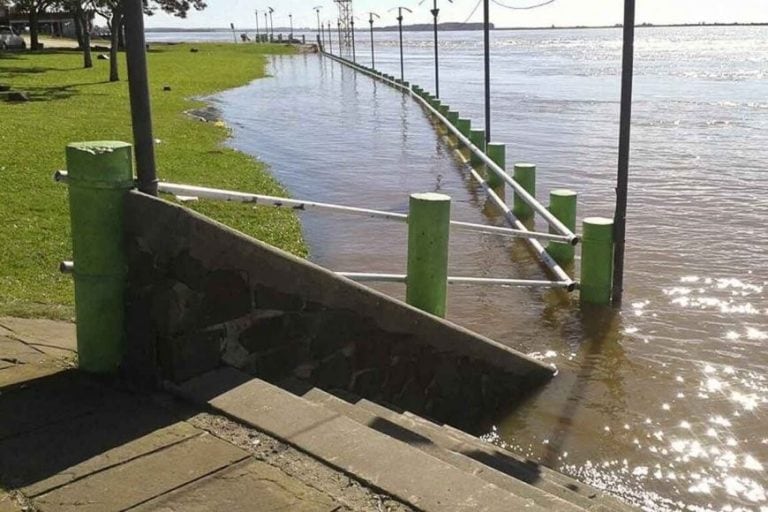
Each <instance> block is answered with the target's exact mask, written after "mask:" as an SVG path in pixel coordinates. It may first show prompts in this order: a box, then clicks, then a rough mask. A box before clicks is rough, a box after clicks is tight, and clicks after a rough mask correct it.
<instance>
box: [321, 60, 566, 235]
mask: <svg viewBox="0 0 768 512" xmlns="http://www.w3.org/2000/svg"><path fill="white" fill-rule="evenodd" d="M325 55H327V56H328V57H330V58H332V59H334V60H336V61H339V62H342V63H344V64H346V65H348V66H350V67H352V68H354V69H357V70H358V71H360V72H362V73H365V74H368V75H370V76H372V77H375V78H378V79H379V80H382V81H384V82H387V83H389V84H390V85H392V86H393V87H395V88H399V89H404V90H407V91H409V92H410V93H411V95H412V96H413V97H414V98H415V99H416V100H417V101H419V102H421V104H422V105H423V106H424V107H426V108H427V109H428V110H429V111H430V112H432V113H433V114H434V115H435V116H436V117H437V119H438V120H439V121H440V122H441V123H443V124H444V125H445V126H446V127H447V128H448V130H449V131H451V132H452V133H453V134H454V135H455V136H456V138H457V139H458V140H459V142H460V143H461V144H462V145H463V146H466V147H467V148H468V149H469V150H470V151H471V152H472V153H474V154H475V156H477V158H478V159H479V160H480V161H482V163H484V164H485V165H486V168H488V169H491V170H492V171H493V172H494V174H496V175H497V176H498V177H499V178H501V179H502V180H504V181H505V182H506V183H507V184H509V186H510V187H512V188H513V189H514V191H515V193H516V194H517V195H518V196H519V197H520V198H521V199H522V200H523V201H524V202H525V203H526V204H528V205H529V206H530V207H531V208H533V210H534V211H535V212H536V213H538V214H539V215H541V216H542V217H543V218H544V220H546V221H547V223H548V224H549V225H550V226H551V227H552V228H553V229H554V230H555V231H557V232H558V233H559V234H560V235H562V236H565V237H567V243H569V244H571V245H578V243H579V240H580V239H579V237H578V235H576V234H575V233H573V232H572V231H571V230H570V229H568V227H567V226H566V225H565V224H563V223H562V222H560V219H558V218H557V217H555V216H554V215H552V213H551V212H550V211H549V210H547V209H546V208H545V207H544V206H543V205H542V204H541V203H539V202H538V201H537V200H536V198H535V197H533V196H532V195H531V194H530V193H529V192H528V191H527V190H525V189H524V188H523V187H522V186H521V185H520V184H519V183H518V182H516V181H515V180H514V178H512V177H511V176H510V175H509V174H507V173H506V171H504V169H502V168H501V167H499V165H498V164H496V162H494V161H493V160H492V159H491V158H490V157H489V156H488V155H486V154H485V152H484V151H482V150H481V149H480V148H478V147H477V146H475V145H474V144H473V143H472V142H471V141H470V140H469V139H468V138H467V137H465V136H464V135H463V134H462V133H461V132H460V131H459V129H458V128H456V127H455V126H454V125H453V123H451V122H450V121H448V119H447V118H446V117H445V116H443V115H442V114H441V113H440V112H439V111H438V110H437V109H435V108H434V107H433V106H432V105H430V104H429V102H428V101H427V100H425V99H424V98H422V97H421V96H419V95H418V94H414V93H413V90H412V89H411V87H405V86H404V85H402V84H399V83H397V82H395V81H393V80H389V79H388V78H385V77H382V76H380V75H377V74H375V73H372V72H370V71H368V70H367V69H365V68H361V67H360V66H358V65H356V64H355V63H353V62H350V61H348V60H346V59H342V58H339V57H336V56H335V55H330V54H325Z"/></svg>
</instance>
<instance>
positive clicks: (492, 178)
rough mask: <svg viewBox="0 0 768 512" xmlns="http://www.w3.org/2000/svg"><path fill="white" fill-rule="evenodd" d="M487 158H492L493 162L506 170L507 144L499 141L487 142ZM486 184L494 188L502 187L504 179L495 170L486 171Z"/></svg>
mask: <svg viewBox="0 0 768 512" xmlns="http://www.w3.org/2000/svg"><path fill="white" fill-rule="evenodd" d="M488 158H490V159H491V160H493V163H495V164H496V165H498V166H499V167H501V168H502V169H503V170H505V171H506V170H507V146H506V144H502V143H500V142H489V143H488ZM485 181H487V182H488V185H490V186H491V188H493V189H494V190H499V189H503V188H504V180H503V179H501V178H500V177H499V176H498V175H497V174H496V173H495V172H493V171H488V175H487V176H486V178H485Z"/></svg>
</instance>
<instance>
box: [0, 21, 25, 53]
mask: <svg viewBox="0 0 768 512" xmlns="http://www.w3.org/2000/svg"><path fill="white" fill-rule="evenodd" d="M26 47H27V43H26V41H24V39H23V38H22V37H21V36H19V35H18V34H17V33H16V32H15V31H14V30H13V29H12V28H11V27H8V26H0V50H10V49H12V48H15V49H20V50H23V49H25V48H26Z"/></svg>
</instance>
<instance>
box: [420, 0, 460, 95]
mask: <svg viewBox="0 0 768 512" xmlns="http://www.w3.org/2000/svg"><path fill="white" fill-rule="evenodd" d="M448 1H449V2H451V3H453V0H448ZM421 3H424V0H422V2H421ZM430 12H431V13H432V18H433V24H434V32H435V96H436V97H437V98H439V97H440V64H439V61H440V56H439V52H438V41H437V16H438V15H439V14H440V9H438V7H437V0H433V7H432V10H431V11H430Z"/></svg>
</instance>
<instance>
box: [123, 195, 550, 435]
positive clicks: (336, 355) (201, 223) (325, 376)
mask: <svg viewBox="0 0 768 512" xmlns="http://www.w3.org/2000/svg"><path fill="white" fill-rule="evenodd" d="M125 201H126V214H125V222H126V232H127V240H126V244H127V251H128V254H129V268H128V271H129V285H128V292H127V304H126V315H127V317H126V325H128V347H129V349H130V352H129V354H128V358H127V365H128V366H130V367H131V372H132V373H133V374H134V375H135V374H141V373H142V372H143V373H144V375H145V377H146V379H147V381H148V382H150V383H151V382H157V381H160V380H166V379H167V380H172V381H176V382H179V381H183V380H187V379H189V378H192V377H194V376H196V375H199V374H201V373H204V372H207V371H210V370H214V369H216V368H218V367H220V366H222V365H228V366H233V367H236V368H238V369H241V370H243V371H244V372H246V373H248V374H249V375H252V376H255V377H258V378H261V379H263V380H266V381H269V382H275V381H279V380H282V379H285V378H288V377H292V378H295V379H298V380H300V381H303V382H305V383H306V385H307V386H309V387H318V388H322V389H342V390H347V391H349V392H351V393H354V394H355V395H356V396H361V397H365V398H368V399H372V400H377V401H385V402H387V403H392V404H395V405H397V406H398V407H401V408H403V409H407V410H410V411H412V412H414V413H418V414H423V415H428V416H430V417H433V418H437V419H439V420H441V421H444V422H447V423H451V424H453V425H456V426H458V427H462V428H465V429H472V428H473V426H475V425H476V424H477V422H479V421H481V420H482V419H483V418H484V417H486V416H488V415H489V414H492V413H493V412H494V411H496V410H497V409H498V408H499V407H502V406H504V407H509V406H510V405H513V404H514V403H515V402H516V401H518V400H521V399H522V398H524V397H525V396H526V395H527V394H529V393H530V392H532V391H534V390H535V389H537V388H538V387H539V386H541V385H542V384H544V383H545V382H547V381H548V379H550V378H551V377H552V376H553V374H554V372H553V370H552V368H550V367H548V366H545V365H543V364H542V363H540V362H538V361H536V360H533V359H531V358H529V357H527V356H525V355H523V354H520V353H518V352H516V351H514V350H512V349H510V348H508V347H505V346H503V345H501V344H499V343H497V342H495V341H493V340H490V339H488V338H484V337H482V336H479V335H477V334H475V333H473V332H470V331H468V330H466V329H464V328H461V327H459V326H457V325H455V324H452V323H450V322H447V321H445V320H442V319H440V318H437V317H434V316H431V315H428V314H425V313H423V312H421V311H419V310H417V309H415V308H412V307H410V306H408V305H407V304H404V303H403V302H400V301H398V300H395V299H392V298H390V297H388V296H386V295H383V294H381V293H379V292H377V291H375V290H372V289H370V288H367V287H365V286H362V285H360V284H357V283H354V282H352V281H350V280H348V279H345V278H341V277H338V276H337V275H335V274H334V273H333V272H330V271H328V270H326V269H324V268H322V267H319V266H317V265H314V264H312V263H310V262H308V261H305V260H302V259H300V258H296V257H294V256H291V255H289V254H287V253H285V252H283V251H280V250H277V249H275V248H274V247H271V246H269V245H266V244H264V243H261V242H259V241H257V240H254V239H252V238H249V237H247V236H245V235H243V234H241V233H238V232H236V231H233V230H232V229H229V228H227V227H225V226H223V225H221V224H218V223H216V222H214V221H212V220H210V219H208V218H205V217H203V216H201V215H198V214H196V213H194V212H192V211H190V210H188V209H186V208H183V207H181V206H178V205H175V204H171V203H169V202H166V201H163V200H161V199H156V198H153V197H149V196H146V195H143V194H140V193H138V192H131V193H129V194H127V196H126V199H125Z"/></svg>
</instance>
